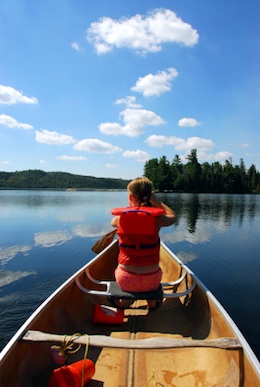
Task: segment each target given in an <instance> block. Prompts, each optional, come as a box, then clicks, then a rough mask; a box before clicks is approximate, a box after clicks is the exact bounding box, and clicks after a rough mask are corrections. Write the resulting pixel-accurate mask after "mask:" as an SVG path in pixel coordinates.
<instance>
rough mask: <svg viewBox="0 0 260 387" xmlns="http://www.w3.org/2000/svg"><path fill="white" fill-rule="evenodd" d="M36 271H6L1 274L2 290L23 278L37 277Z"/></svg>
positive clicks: (0, 285)
mask: <svg viewBox="0 0 260 387" xmlns="http://www.w3.org/2000/svg"><path fill="white" fill-rule="evenodd" d="M36 274H37V273H36V272H35V271H16V272H13V271H5V272H2V273H0V288H1V287H2V286H6V285H9V284H12V283H13V282H15V281H18V280H20V279H21V278H25V277H28V276H29V275H36Z"/></svg>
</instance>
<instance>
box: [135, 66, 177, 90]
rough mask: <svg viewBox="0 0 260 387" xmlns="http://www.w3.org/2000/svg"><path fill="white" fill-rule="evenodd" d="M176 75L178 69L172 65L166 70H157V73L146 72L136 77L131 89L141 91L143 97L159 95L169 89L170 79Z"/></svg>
mask: <svg viewBox="0 0 260 387" xmlns="http://www.w3.org/2000/svg"><path fill="white" fill-rule="evenodd" d="M177 76H178V71H177V70H176V69H174V68H173V67H171V68H169V69H167V70H166V71H159V72H158V73H157V74H155V75H154V74H148V75H146V76H145V77H140V78H138V80H137V82H136V84H135V86H133V87H132V88H131V90H132V91H136V92H138V93H142V94H143V95H144V96H145V97H151V96H153V95H157V96H159V95H161V94H163V93H165V92H167V91H169V90H171V87H172V85H171V81H172V80H173V78H176V77H177Z"/></svg>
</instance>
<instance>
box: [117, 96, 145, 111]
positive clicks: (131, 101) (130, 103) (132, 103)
mask: <svg viewBox="0 0 260 387" xmlns="http://www.w3.org/2000/svg"><path fill="white" fill-rule="evenodd" d="M122 104H123V105H126V106H127V107H129V108H132V109H139V108H141V107H142V105H140V104H138V103H136V97H134V96H130V95H128V96H127V97H126V98H120V99H117V100H116V102H115V105H122Z"/></svg>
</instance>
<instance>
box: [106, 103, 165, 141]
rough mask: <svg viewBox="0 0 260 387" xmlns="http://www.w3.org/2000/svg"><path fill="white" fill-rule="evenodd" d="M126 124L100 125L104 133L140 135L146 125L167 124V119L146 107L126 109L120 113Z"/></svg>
mask: <svg viewBox="0 0 260 387" xmlns="http://www.w3.org/2000/svg"><path fill="white" fill-rule="evenodd" d="M120 117H122V119H123V121H124V125H120V124H118V123H113V122H112V123H111V122H105V123H102V124H100V125H99V130H100V132H102V133H105V134H110V135H114V136H118V135H125V136H129V137H138V136H140V135H141V134H142V133H144V128H145V126H158V125H162V124H165V121H164V120H163V119H162V118H161V117H160V116H158V115H157V114H155V113H154V112H152V111H150V110H145V109H129V108H127V109H125V110H124V111H122V112H121V113H120Z"/></svg>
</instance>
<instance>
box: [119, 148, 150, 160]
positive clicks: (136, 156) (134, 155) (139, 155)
mask: <svg viewBox="0 0 260 387" xmlns="http://www.w3.org/2000/svg"><path fill="white" fill-rule="evenodd" d="M123 157H125V158H127V159H133V160H135V161H139V162H141V163H143V162H145V161H148V160H149V159H150V158H151V156H150V155H149V154H148V153H147V152H144V151H142V150H140V149H137V150H132V151H125V152H123Z"/></svg>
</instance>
